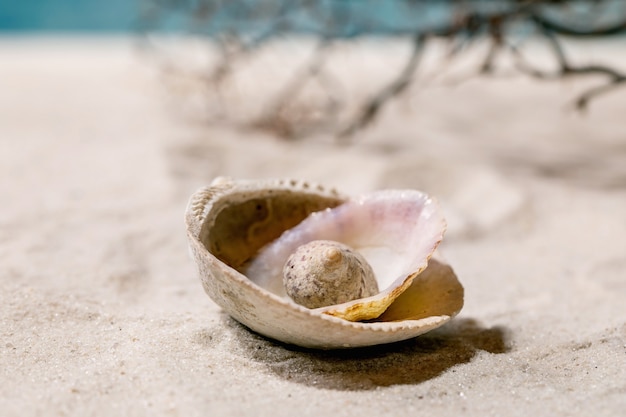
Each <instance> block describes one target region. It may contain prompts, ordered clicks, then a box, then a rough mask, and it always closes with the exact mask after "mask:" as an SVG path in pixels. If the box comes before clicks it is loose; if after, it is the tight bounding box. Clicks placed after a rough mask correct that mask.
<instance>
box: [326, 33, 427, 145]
mask: <svg viewBox="0 0 626 417" xmlns="http://www.w3.org/2000/svg"><path fill="white" fill-rule="evenodd" d="M425 41H426V35H424V34H422V33H418V34H417V35H416V36H415V37H414V38H413V50H412V52H411V56H410V57H409V60H408V61H407V63H406V65H405V67H404V69H403V70H402V71H401V72H400V74H398V77H396V78H395V79H394V80H393V81H392V82H391V83H390V84H389V85H387V86H386V87H385V88H383V89H382V90H380V91H379V92H378V93H377V94H376V95H375V96H374V97H372V98H371V99H370V100H369V101H368V102H367V103H365V105H364V106H363V109H362V111H361V113H360V114H359V116H357V117H356V119H355V120H353V121H352V122H351V123H350V124H349V125H348V126H347V127H346V128H344V129H343V130H342V131H340V132H339V135H338V137H339V138H340V139H345V138H347V137H350V136H352V135H353V134H354V133H355V132H356V131H357V130H360V129H362V128H364V127H365V126H367V125H368V124H369V123H371V122H372V121H373V120H374V119H375V118H376V116H377V114H378V112H379V111H380V108H381V106H382V105H383V104H384V103H385V102H387V101H388V100H389V99H391V98H393V97H395V96H397V95H399V94H400V93H402V92H403V91H405V90H406V89H407V87H408V86H409V85H411V82H412V81H413V75H414V73H415V70H416V68H417V64H418V63H419V60H420V57H421V55H422V51H423V50H424V44H425Z"/></svg>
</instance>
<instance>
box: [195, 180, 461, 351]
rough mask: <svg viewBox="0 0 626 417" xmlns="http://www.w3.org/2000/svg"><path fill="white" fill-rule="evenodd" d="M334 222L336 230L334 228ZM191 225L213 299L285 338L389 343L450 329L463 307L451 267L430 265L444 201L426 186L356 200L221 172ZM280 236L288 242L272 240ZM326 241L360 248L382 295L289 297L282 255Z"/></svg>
mask: <svg viewBox="0 0 626 417" xmlns="http://www.w3.org/2000/svg"><path fill="white" fill-rule="evenodd" d="M390 199H391V200H393V204H388V203H389V200H390ZM337 206H340V207H338V208H337V209H333V210H330V211H329V210H325V209H327V208H334V207H337ZM311 213H315V214H314V215H312V216H309V215H310V214H311ZM307 217H308V218H307ZM330 218H332V219H330ZM305 219H306V220H305ZM329 219H330V220H332V222H331V223H332V224H334V225H335V226H333V227H330V228H329V227H328V226H327V225H328V224H329V221H328V220H329ZM186 223H187V234H188V238H189V243H190V248H191V251H192V253H193V256H194V259H195V261H196V263H197V265H198V268H199V272H200V278H201V280H202V284H203V286H204V289H205V291H206V292H207V293H208V295H209V296H210V297H211V298H212V299H213V300H214V301H215V302H216V303H217V304H218V305H219V306H221V307H222V308H223V309H224V310H225V311H226V312H227V313H228V314H229V315H231V316H232V317H233V318H235V319H236V320H238V321H239V322H241V323H243V324H244V325H246V326H248V327H249V328H250V329H252V330H254V331H256V332H258V333H260V334H262V335H265V336H268V337H271V338H273V339H277V340H280V341H282V342H286V343H290V344H295V345H299V346H304V347H310V348H320V349H333V348H346V347H359V346H369V345H376V344H383V343H390V342H395V341H399V340H405V339H409V338H412V337H415V336H418V335H420V334H422V333H425V332H427V331H429V330H432V329H434V328H436V327H439V326H441V325H443V324H444V323H446V322H448V321H449V320H450V319H451V318H452V317H454V316H455V315H456V314H457V313H458V312H459V311H460V309H461V308H462V306H463V287H462V286H461V284H460V283H459V282H458V280H457V278H456V276H455V274H454V273H453V272H452V269H451V268H450V267H449V266H448V265H446V264H444V263H442V262H440V261H437V260H431V261H430V263H429V259H430V257H431V256H432V253H433V251H434V250H435V249H436V247H437V245H438V243H439V241H440V240H441V238H442V236H443V231H444V229H445V222H444V220H443V218H442V217H441V214H440V210H439V208H438V206H437V204H436V203H435V202H433V200H431V199H430V198H428V197H427V196H426V195H424V194H423V193H420V192H418V191H413V190H400V191H398V190H390V191H382V192H376V193H372V194H368V195H365V196H362V197H359V198H357V199H348V198H346V197H344V196H341V195H339V194H338V193H337V192H336V191H334V190H326V189H325V188H324V187H321V186H317V185H312V184H310V183H307V182H300V181H293V180H292V181H284V180H261V181H232V180H229V179H225V178H218V179H216V180H215V181H213V183H212V184H211V185H210V186H208V187H205V188H202V189H200V190H198V191H197V192H196V193H195V194H194V195H193V196H192V198H191V200H190V202H189V206H188V208H187V212H186ZM287 230H289V232H286V233H284V235H283V232H285V231H287ZM281 235H283V236H282V237H281ZM279 237H280V239H281V240H284V241H288V242H289V244H287V245H285V244H284V242H283V243H281V244H280V245H277V244H274V245H272V242H274V241H276V239H277V238H279ZM320 238H321V239H328V240H337V241H340V242H342V243H346V244H348V245H350V246H352V247H353V248H355V249H356V250H358V251H359V252H361V253H362V254H363V255H364V256H365V258H366V259H367V260H368V262H369V263H370V264H371V265H372V268H373V269H374V272H375V273H376V276H377V280H378V283H379V288H380V289H381V292H380V293H379V294H377V295H376V296H373V297H368V298H364V299H360V300H355V301H352V302H349V303H344V304H341V305H336V306H329V307H324V308H319V309H308V308H306V307H303V306H300V305H298V304H296V303H294V302H293V301H291V300H290V299H289V298H288V297H286V296H285V293H284V289H283V288H282V286H281V285H278V284H277V283H276V280H277V279H278V282H282V275H281V274H280V272H278V271H277V270H276V269H277V268H278V267H280V268H281V269H282V263H284V261H281V259H282V258H283V257H284V260H286V259H287V257H288V256H289V254H290V253H291V252H292V249H294V250H295V247H297V246H299V245H300V244H302V243H306V242H307V241H310V240H313V239H320ZM346 240H347V241H346ZM290 245H293V246H294V248H292V247H291V246H290ZM261 249H263V250H262V251H261ZM290 251H291V252H290ZM259 253H260V255H259ZM264 257H266V259H269V261H267V260H264V259H263V258H264ZM259 259H260V260H259ZM281 262H282V263H281ZM427 266H428V267H427ZM244 271H245V273H246V275H248V276H246V275H244V273H243V272H244ZM381 313H382V314H381ZM364 319H367V320H368V321H366V322H364V321H354V320H364Z"/></svg>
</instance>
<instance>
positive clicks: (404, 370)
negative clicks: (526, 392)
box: [199, 314, 510, 391]
mask: <svg viewBox="0 0 626 417" xmlns="http://www.w3.org/2000/svg"><path fill="white" fill-rule="evenodd" d="M221 322H222V323H221V325H222V326H223V328H224V329H225V331H226V332H228V333H230V336H231V338H232V340H233V341H234V342H235V343H234V345H235V347H233V349H232V350H233V353H235V354H238V355H241V356H242V357H244V358H246V359H248V360H253V361H255V362H257V363H259V364H262V365H264V366H265V367H266V368H267V369H268V370H269V371H270V372H271V373H273V374H275V375H277V376H278V377H280V378H283V379H285V380H289V381H292V382H296V383H299V384H304V385H308V386H313V387H318V388H324V389H334V390H341V391H357V390H371V389H376V388H377V387H387V386H392V385H407V384H408V385H414V384H420V383H422V382H425V381H428V380H430V379H432V378H435V377H437V376H438V375H440V374H442V373H443V372H445V371H447V370H449V369H450V368H453V367H455V366H457V365H460V364H464V363H468V362H470V361H471V360H472V358H473V357H474V356H475V355H476V353H477V352H478V351H486V352H489V353H492V354H501V353H506V352H508V351H509V350H510V346H509V342H508V340H509V331H508V330H507V329H506V328H503V327H491V328H485V327H483V326H481V325H480V324H479V323H478V322H477V321H476V320H473V319H455V320H452V322H450V323H448V324H447V325H445V326H443V327H442V328H439V329H436V330H434V331H432V332H429V333H427V334H425V335H422V336H420V337H417V338H414V339H410V340H406V341H403V342H397V343H393V344H388V345H379V346H372V347H367V348H358V349H350V350H334V351H316V350H310V349H304V348H299V347H296V346H290V345H285V344H281V343H279V342H276V341H273V340H269V339H266V338H264V337H263V336H260V335H258V334H256V333H254V332H252V331H250V330H249V329H248V328H246V327H244V326H243V325H241V324H239V323H238V322H236V321H235V320H233V319H231V318H230V317H228V316H227V315H225V314H223V315H222V317H221ZM202 339H205V340H206V338H200V339H199V340H202ZM208 345H213V343H211V344H207V346H208Z"/></svg>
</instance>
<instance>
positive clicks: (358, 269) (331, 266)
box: [283, 240, 378, 308]
mask: <svg viewBox="0 0 626 417" xmlns="http://www.w3.org/2000/svg"><path fill="white" fill-rule="evenodd" d="M283 284H284V285H285V291H286V292H287V295H289V297H291V298H292V299H293V300H294V301H295V302H296V303H298V304H301V305H303V306H305V307H308V308H319V307H326V306H330V305H334V304H341V303H345V302H348V301H352V300H356V299H359V298H364V297H369V296H372V295H374V294H377V293H378V284H377V282H376V278H375V276H374V272H373V271H372V268H371V266H370V265H369V264H368V263H367V261H366V260H365V258H363V256H362V255H361V254H359V253H358V252H356V251H354V250H353V249H351V248H350V247H348V246H346V245H344V244H342V243H339V242H333V241H327V240H315V241H312V242H309V243H307V244H305V245H302V246H300V247H299V248H298V249H297V250H296V251H295V252H294V253H293V254H292V255H291V256H290V257H289V259H288V260H287V262H286V263H285V266H284V268H283Z"/></svg>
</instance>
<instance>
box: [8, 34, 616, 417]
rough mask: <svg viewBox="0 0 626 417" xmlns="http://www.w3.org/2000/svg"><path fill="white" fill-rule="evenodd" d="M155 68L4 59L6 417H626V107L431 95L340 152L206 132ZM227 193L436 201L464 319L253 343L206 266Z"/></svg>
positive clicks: (504, 88) (127, 55)
mask: <svg viewBox="0 0 626 417" xmlns="http://www.w3.org/2000/svg"><path fill="white" fill-rule="evenodd" d="M600 47H602V48H605V49H604V51H608V53H609V56H612V57H615V56H618V55H619V53H618V52H619V51H623V44H620V45H608V46H606V45H600ZM611 48H613V49H611ZM596 50H597V49H594V51H596ZM394 53H395V52H394ZM390 54H392V53H391V52H390ZM393 56H394V57H396V58H397V57H398V56H401V55H397V54H396V55H393ZM392 58H393V57H392ZM394 59H395V58H394ZM622 64H624V68H626V62H622ZM155 72H156V71H155V67H154V65H153V64H152V63H150V62H148V61H147V60H145V59H142V58H140V57H139V56H138V55H137V54H136V52H135V51H134V50H133V49H132V48H131V43H130V42H126V41H124V40H93V39H92V40H82V41H68V40H42V39H31V40H19V39H18V40H16V39H3V40H0V195H1V196H2V208H1V209H0V268H1V269H0V271H1V275H0V277H1V281H0V284H1V286H2V287H1V292H0V294H1V295H0V336H1V340H0V342H1V343H0V410H2V411H1V412H0V414H2V415H3V416H30V415H51V416H52V415H55V416H56V415H81V416H83V415H94V416H109V415H172V416H174V415H180V416H194V415H203V416H208V415H211V416H227V415H232V416H253V415H254V416H259V415H271V416H274V417H278V416H292V415H301V416H309V415H311V416H312V415H315V416H318V415H319V416H322V415H332V416H355V415H394V416H402V415H411V416H422V415H423V416H433V415H437V416H459V415H468V416H487V415H494V416H496V415H497V416H517V415H519V416H528V415H535V416H543V415H545V416H548V415H550V416H553V415H564V416H581V417H583V416H585V417H587V416H591V415H593V416H612V417H614V416H619V415H624V410H626V302H625V300H626V253H625V249H624V248H626V116H625V115H626V113H624V109H626V94H624V93H625V91H624V90H623V89H622V90H621V91H619V92H616V93H615V94H611V95H608V96H606V98H603V99H601V100H599V101H597V102H596V103H594V104H592V107H591V112H590V113H589V114H588V115H587V116H583V117H581V116H578V115H576V114H573V113H572V112H570V111H568V110H567V109H566V104H567V103H568V100H570V99H571V98H573V97H574V96H575V93H576V92H577V91H580V87H581V86H582V85H588V84H586V83H583V84H578V83H575V84H569V83H568V84H563V83H558V82H557V83H545V84H538V83H535V82H532V81H529V80H525V79H523V78H515V79H498V80H472V81H469V82H467V83H464V84H462V85H460V86H458V87H456V88H454V89H450V88H443V87H436V88H435V87H433V88H428V89H425V90H421V91H419V92H418V93H416V94H414V95H412V96H411V97H412V99H411V100H407V99H404V100H401V101H400V102H399V103H398V104H397V105H394V106H392V107H390V109H389V111H387V112H385V115H384V117H382V118H381V119H380V120H379V122H378V123H377V124H376V125H375V126H374V128H372V129H370V130H368V131H367V132H365V133H364V134H363V135H360V136H359V138H358V139H357V144H356V145H355V146H353V147H346V148H337V147H334V146H332V145H330V144H328V143H327V141H323V140H309V141H305V142H301V143H286V142H281V141H279V140H276V139H274V138H271V137H269V136H268V135H262V134H259V133H254V132H245V131H242V130H241V129H234V128H228V127H210V126H206V125H203V126H200V125H198V124H193V123H189V121H188V120H185V119H183V118H182V117H181V116H180V112H175V111H172V109H173V108H174V107H176V106H177V102H176V101H170V102H169V105H168V104H167V103H168V100H176V99H175V98H172V97H171V96H168V95H167V94H165V90H164V89H163V88H162V86H161V85H160V84H161V83H160V80H161V78H159V77H158V76H156V74H155ZM407 102H409V104H410V105H407ZM411 106H412V109H409V108H407V107H411ZM218 174H221V175H231V176H234V177H242V178H243V177H252V178H254V177H274V176H287V177H297V178H305V179H309V180H315V181H320V182H323V183H326V184H330V185H335V186H337V187H339V188H340V189H342V190H343V191H345V192H350V193H358V192H361V191H366V190H370V189H375V188H382V187H416V188H423V189H426V190H427V191H429V192H431V193H433V194H434V195H436V196H438V197H439V198H440V200H441V202H442V204H443V205H444V207H445V209H446V212H447V214H448V219H449V223H450V230H449V234H448V236H447V239H446V240H444V244H443V247H442V252H443V254H444V256H445V257H446V258H447V259H448V260H449V261H450V262H451V263H452V265H453V266H454V268H455V270H456V272H457V274H458V275H459V277H460V279H461V281H462V282H463V284H464V286H465V288H466V306H465V308H464V310H463V311H462V312H461V314H460V315H459V316H458V318H456V319H455V320H454V321H453V322H452V323H451V324H450V325H448V326H446V327H444V328H442V329H440V330H437V331H435V332H433V333H431V334H428V335H425V336H423V337H420V338H417V339H414V340H410V341H407V342H403V343H400V344H396V345H390V346H381V347H375V348H371V349H365V350H357V351H345V352H339V353H333V352H326V353H317V352H309V351H301V350H299V349H296V348H291V347H286V346H281V345H278V344H275V343H272V342H270V341H267V340H265V339H263V338H260V337H258V336H256V335H254V334H251V333H250V332H248V331H247V330H246V329H244V328H242V327H241V326H239V325H237V324H236V323H234V322H233V321H232V320H230V319H229V318H227V317H225V316H224V315H223V314H221V313H220V310H219V308H218V307H217V306H216V305H215V304H213V302H212V301H211V300H210V299H209V298H208V297H207V296H206V295H205V294H204V293H203V291H202V288H201V286H200V282H199V280H198V279H197V276H196V271H195V265H193V262H192V261H191V259H190V258H189V256H188V254H187V247H186V241H185V234H184V225H183V212H184V208H185V205H186V202H187V198H188V196H189V195H190V194H191V193H192V192H193V191H194V190H195V189H196V188H197V187H198V186H200V185H203V184H206V183H208V182H209V181H210V179H211V178H212V177H213V176H215V175H218Z"/></svg>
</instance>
